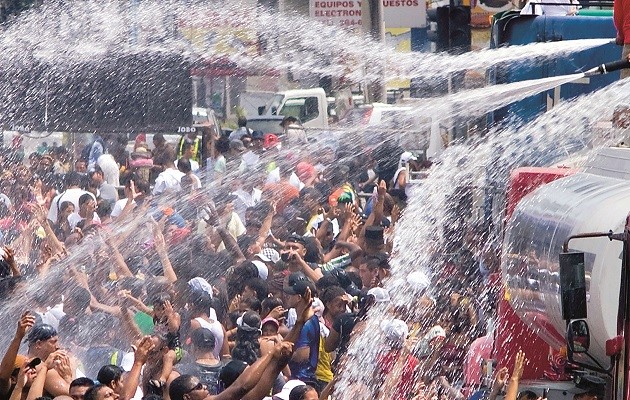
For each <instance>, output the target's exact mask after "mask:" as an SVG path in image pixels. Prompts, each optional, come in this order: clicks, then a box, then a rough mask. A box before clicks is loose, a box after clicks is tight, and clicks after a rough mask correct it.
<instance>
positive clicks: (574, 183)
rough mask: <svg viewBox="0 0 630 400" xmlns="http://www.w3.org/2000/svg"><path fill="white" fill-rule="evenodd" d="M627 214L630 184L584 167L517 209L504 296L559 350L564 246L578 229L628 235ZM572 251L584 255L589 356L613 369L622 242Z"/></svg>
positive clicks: (576, 244)
mask: <svg viewBox="0 0 630 400" xmlns="http://www.w3.org/2000/svg"><path fill="white" fill-rule="evenodd" d="M629 152H630V151H629ZM587 170H588V169H587ZM617 176H618V175H617ZM629 211H630V182H628V181H626V180H622V179H619V178H618V177H605V176H600V175H595V174H591V173H585V172H580V173H577V174H575V175H571V176H569V177H566V178H562V179H559V180H556V181H554V182H551V183H548V184H546V185H543V186H541V187H540V188H538V189H537V190H535V191H534V192H532V193H530V194H529V195H527V196H526V197H525V198H523V200H521V202H520V203H519V204H518V206H517V207H516V209H515V211H514V214H513V215H512V217H511V218H510V221H509V222H508V225H507V227H506V235H505V240H504V244H503V256H502V260H501V269H502V275H503V282H504V284H505V285H506V297H507V298H508V299H509V301H510V304H511V305H512V307H513V309H514V310H515V311H516V313H517V314H518V315H519V317H520V318H521V319H522V320H523V321H524V322H525V323H526V324H528V325H529V326H530V327H531V328H532V329H533V330H534V331H535V332H537V333H538V334H539V335H540V337H541V338H543V340H545V341H546V342H547V343H549V344H550V345H551V346H552V347H553V348H555V349H558V348H560V347H561V346H564V345H565V340H564V336H565V326H566V324H565V321H564V320H563V319H562V313H561V306H560V277H559V264H558V254H559V253H560V252H561V251H562V244H563V243H564V241H565V240H566V239H567V238H568V237H569V236H571V235H574V234H578V233H586V232H608V231H609V230H613V231H614V232H623V229H624V223H625V219H626V216H627V215H628V212H629ZM569 248H570V249H571V250H575V251H582V252H584V253H585V268H586V285H587V302H588V319H587V321H588V324H589V327H590V330H591V348H590V351H589V353H590V354H591V355H593V356H594V357H595V358H596V359H597V360H598V361H599V362H600V363H601V364H602V365H603V366H604V367H607V366H608V365H609V363H610V362H609V361H610V360H609V358H608V357H606V351H605V349H606V346H605V345H606V340H608V339H610V338H612V337H614V336H616V334H617V309H618V304H619V286H620V271H621V252H622V243H621V242H619V241H613V242H611V241H610V240H609V239H608V238H594V239H574V240H572V241H571V242H570V243H569Z"/></svg>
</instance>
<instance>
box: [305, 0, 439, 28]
mask: <svg viewBox="0 0 630 400" xmlns="http://www.w3.org/2000/svg"><path fill="white" fill-rule="evenodd" d="M363 1H368V0H328V1H327V0H310V15H311V18H313V19H315V20H318V21H320V22H323V23H325V24H328V25H337V26H343V27H348V28H356V27H358V26H360V25H361V3H362V2H363ZM382 2H383V14H384V18H385V27H387V28H421V27H424V26H426V20H427V18H426V2H425V1H423V0H382Z"/></svg>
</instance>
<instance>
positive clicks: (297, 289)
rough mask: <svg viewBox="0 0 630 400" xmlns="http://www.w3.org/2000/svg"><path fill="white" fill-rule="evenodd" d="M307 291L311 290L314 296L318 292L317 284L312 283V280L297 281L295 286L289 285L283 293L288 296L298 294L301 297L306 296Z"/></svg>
mask: <svg viewBox="0 0 630 400" xmlns="http://www.w3.org/2000/svg"><path fill="white" fill-rule="evenodd" d="M289 278H290V277H289ZM306 289H311V293H312V294H313V295H314V294H315V292H316V291H317V288H316V287H315V284H314V283H313V282H311V281H310V279H304V280H300V281H297V282H295V283H294V284H293V285H288V286H287V287H285V288H284V289H283V291H284V293H286V294H298V295H300V296H304V293H306Z"/></svg>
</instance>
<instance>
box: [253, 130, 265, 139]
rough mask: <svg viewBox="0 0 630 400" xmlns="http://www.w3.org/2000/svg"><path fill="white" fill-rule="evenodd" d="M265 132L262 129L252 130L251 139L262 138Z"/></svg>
mask: <svg viewBox="0 0 630 400" xmlns="http://www.w3.org/2000/svg"><path fill="white" fill-rule="evenodd" d="M264 138H265V134H264V132H263V131H254V132H252V139H260V140H264Z"/></svg>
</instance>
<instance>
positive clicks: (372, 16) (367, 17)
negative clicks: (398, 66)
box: [361, 0, 387, 103]
mask: <svg viewBox="0 0 630 400" xmlns="http://www.w3.org/2000/svg"><path fill="white" fill-rule="evenodd" d="M361 25H362V26H363V32H364V33H367V34H369V35H370V37H371V38H372V39H374V41H376V42H379V43H384V42H385V21H384V18H383V0H363V1H362V2H361ZM369 68H374V69H375V70H376V71H375V72H376V75H377V76H378V80H376V81H374V82H368V84H367V88H366V89H367V93H366V94H365V97H366V102H367V103H374V102H383V103H386V102H387V93H386V90H385V76H384V70H385V68H384V65H375V66H369Z"/></svg>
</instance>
